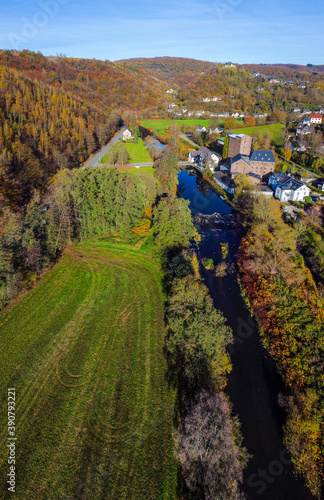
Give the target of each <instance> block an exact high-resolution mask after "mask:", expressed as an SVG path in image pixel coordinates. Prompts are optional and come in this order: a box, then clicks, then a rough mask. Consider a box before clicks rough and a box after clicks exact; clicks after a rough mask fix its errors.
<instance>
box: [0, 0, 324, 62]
mask: <svg viewBox="0 0 324 500" xmlns="http://www.w3.org/2000/svg"><path fill="white" fill-rule="evenodd" d="M323 26H324V6H323V0H312V1H308V2H305V0H294V1H292V0H281V1H280V0H211V1H208V0H174V1H170V0H165V1H164V2H163V3H162V2H160V1H157V0H137V1H129V0H124V1H118V2H112V1H111V0H107V1H101V0H89V1H86V0H78V1H76V0H36V1H33V0H0V48H6V49H24V48H27V49H29V50H35V51H37V50H40V51H41V52H42V53H43V54H44V55H56V54H57V53H63V54H66V55H67V56H69V57H85V58H93V57H94V58H96V59H109V60H111V61H113V60H116V59H123V58H130V57H156V56H179V57H192V58H196V59H203V60H208V61H219V62H226V61H233V62H238V63H253V62H254V63H260V62H264V63H274V62H286V63H298V64H307V63H313V64H324V55H323V53H324V51H323V48H324V30H323Z"/></svg>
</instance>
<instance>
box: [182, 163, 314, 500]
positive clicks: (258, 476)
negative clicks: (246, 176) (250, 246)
mask: <svg viewBox="0 0 324 500" xmlns="http://www.w3.org/2000/svg"><path fill="white" fill-rule="evenodd" d="M178 179H179V189H180V193H181V195H182V197H183V198H185V199H187V200H189V201H190V209H191V213H192V217H193V222H194V224H195V225H196V227H197V229H198V231H199V233H200V235H201V242H200V243H199V245H197V247H196V252H197V256H198V259H199V261H200V263H202V262H203V261H204V260H205V259H213V263H214V266H216V267H217V264H219V263H220V262H222V261H223V260H224V259H223V256H222V248H221V243H222V244H224V243H225V244H226V243H227V244H228V254H227V256H226V258H225V262H226V264H227V272H226V275H225V276H223V277H216V273H215V270H211V269H210V270H208V269H207V268H205V267H204V266H203V265H201V266H200V267H201V275H202V278H203V279H204V282H205V284H206V285H207V286H208V288H209V291H210V294H211V296H212V298H213V301H214V305H215V307H216V308H217V309H220V310H221V311H222V312H223V314H224V316H225V318H226V319H227V323H228V324H229V326H230V327H231V328H232V330H233V335H234V343H233V344H232V345H230V346H229V352H230V354H231V358H232V365H233V367H232V372H231V374H230V375H229V379H228V385H227V393H228V395H229V397H230V400H231V402H232V405H233V412H234V414H235V415H237V416H238V418H239V420H240V422H241V431H242V435H243V445H244V446H245V447H246V448H247V451H248V453H249V454H250V455H251V458H250V460H249V463H248V466H247V468H246V470H245V475H244V483H243V486H242V489H243V491H244V493H245V495H246V498H247V499H250V500H255V499H262V500H263V499H266V500H312V499H314V497H313V496H312V494H311V493H310V491H309V490H308V488H307V487H306V486H305V485H304V483H303V482H302V479H300V478H297V477H296V476H295V475H294V471H293V465H292V463H291V461H290V458H289V454H288V452H287V450H286V448H285V446H284V443H283V430H282V427H283V425H284V423H285V412H284V410H283V409H282V408H281V407H280V406H279V404H278V395H279V394H280V393H281V392H284V386H283V383H282V380H281V377H280V376H279V374H278V372H277V369H276V366H275V363H274V361H273V360H272V358H271V357H270V355H269V354H268V352H267V351H266V349H265V348H264V347H263V345H262V343H261V340H260V337H259V335H258V327H257V324H256V322H255V321H254V319H253V317H252V315H251V313H250V311H249V309H248V308H247V306H246V305H245V302H244V299H243V297H242V295H241V290H240V287H239V284H238V279H237V272H236V258H237V252H238V248H239V245H240V240H241V237H242V230H241V228H240V225H239V224H238V223H237V222H236V220H235V214H234V213H233V210H232V208H231V207H230V206H229V205H228V204H227V203H226V202H225V201H223V200H222V199H221V198H220V197H219V196H218V195H217V194H216V193H215V192H214V191H212V190H211V188H210V185H209V184H208V183H207V182H206V181H204V180H203V179H202V178H201V177H200V176H199V174H196V173H195V171H193V170H185V171H182V172H180V173H179V174H178ZM222 246H223V253H224V247H225V246H224V245H222ZM207 267H208V266H207Z"/></svg>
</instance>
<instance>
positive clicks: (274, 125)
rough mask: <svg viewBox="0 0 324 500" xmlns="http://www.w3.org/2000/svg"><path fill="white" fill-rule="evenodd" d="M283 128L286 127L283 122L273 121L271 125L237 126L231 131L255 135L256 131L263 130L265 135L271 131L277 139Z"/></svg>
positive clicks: (271, 134) (272, 136) (272, 135)
mask: <svg viewBox="0 0 324 500" xmlns="http://www.w3.org/2000/svg"><path fill="white" fill-rule="evenodd" d="M283 128H285V125H284V124H283V123H272V124H271V125H260V126H257V127H245V128H236V129H233V130H231V132H234V133H235V134H247V135H254V134H255V133H256V132H261V133H262V134H263V135H265V134H266V133H267V132H268V131H269V132H270V136H271V139H272V140H275V139H276V137H277V134H278V132H279V131H280V130H282V129H283Z"/></svg>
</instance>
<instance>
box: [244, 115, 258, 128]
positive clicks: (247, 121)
mask: <svg viewBox="0 0 324 500" xmlns="http://www.w3.org/2000/svg"><path fill="white" fill-rule="evenodd" d="M243 120H244V125H245V126H246V127H255V123H256V121H255V118H254V117H253V116H245V117H244V118H243Z"/></svg>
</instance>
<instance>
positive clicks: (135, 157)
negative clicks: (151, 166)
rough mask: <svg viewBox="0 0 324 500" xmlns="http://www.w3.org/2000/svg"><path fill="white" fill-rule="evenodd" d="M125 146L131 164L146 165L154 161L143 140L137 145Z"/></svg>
mask: <svg viewBox="0 0 324 500" xmlns="http://www.w3.org/2000/svg"><path fill="white" fill-rule="evenodd" d="M125 146H126V149H127V151H128V154H129V163H146V162H152V161H153V160H152V158H151V157H150V154H149V152H148V150H147V149H146V147H145V146H144V143H143V141H142V139H138V143H137V144H131V143H125Z"/></svg>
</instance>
